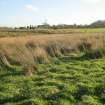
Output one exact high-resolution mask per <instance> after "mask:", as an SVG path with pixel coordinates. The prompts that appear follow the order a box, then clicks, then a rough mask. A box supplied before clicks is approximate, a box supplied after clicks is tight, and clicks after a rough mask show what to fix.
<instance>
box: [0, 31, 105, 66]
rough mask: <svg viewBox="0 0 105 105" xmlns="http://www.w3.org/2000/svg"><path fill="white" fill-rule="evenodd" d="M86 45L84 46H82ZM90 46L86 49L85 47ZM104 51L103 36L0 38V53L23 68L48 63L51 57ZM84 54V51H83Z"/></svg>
mask: <svg viewBox="0 0 105 105" xmlns="http://www.w3.org/2000/svg"><path fill="white" fill-rule="evenodd" d="M83 43H86V44H83ZM88 44H89V45H90V48H89V49H88V48H87V47H88V46H86V45H88ZM81 45H82V49H83V51H84V50H86V51H87V50H89V51H96V50H100V51H101V50H104V49H105V36H104V34H95V33H92V34H66V35H65V34H62V35H60V34H51V35H37V36H23V37H5V38H0V52H2V53H3V54H4V55H5V56H6V58H7V59H8V61H9V62H10V63H11V64H22V65H24V66H27V65H34V64H35V63H48V62H49V61H50V58H51V57H54V56H64V55H65V54H68V53H70V52H72V51H80V47H81ZM84 52H85V51H84Z"/></svg>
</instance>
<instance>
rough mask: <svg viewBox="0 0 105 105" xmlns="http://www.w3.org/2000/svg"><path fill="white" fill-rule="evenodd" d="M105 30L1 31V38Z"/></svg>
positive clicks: (100, 30) (104, 30)
mask: <svg viewBox="0 0 105 105" xmlns="http://www.w3.org/2000/svg"><path fill="white" fill-rule="evenodd" d="M104 32H105V28H80V29H78V28H77V29H69V28H68V29H53V28H49V29H43V28H41V29H40V28H39V29H29V30H28V29H0V37H4V36H27V35H37V34H71V33H104Z"/></svg>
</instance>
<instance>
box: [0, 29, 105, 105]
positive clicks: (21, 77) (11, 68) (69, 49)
mask: <svg viewBox="0 0 105 105" xmlns="http://www.w3.org/2000/svg"><path fill="white" fill-rule="evenodd" d="M80 31H81V32H73V33H66V34H65V33H62V34H61V33H59V34H57V33H56V34H54V33H53V34H51V33H50V34H48V33H46V34H45V33H44V34H41V33H40V34H37V33H32V34H30V32H29V33H28V34H27V35H26V33H25V34H23V35H21V36H20V33H21V34H22V32H20V33H17V32H14V33H15V35H16V36H18V34H19V36H18V37H16V36H14V34H13V35H11V36H9V35H8V34H7V33H6V35H7V36H6V35H5V37H4V36H3V34H2V35H1V36H2V37H1V38H0V105H105V33H104V31H105V29H100V30H96V29H94V31H93V30H91V31H90V29H84V30H83V29H82V30H80ZM82 31H83V32H82ZM62 32H63V31H62ZM1 33H2V32H1Z"/></svg>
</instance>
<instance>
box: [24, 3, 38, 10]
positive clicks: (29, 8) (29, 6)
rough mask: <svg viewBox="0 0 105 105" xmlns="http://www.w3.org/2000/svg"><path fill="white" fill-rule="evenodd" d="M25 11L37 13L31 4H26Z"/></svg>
mask: <svg viewBox="0 0 105 105" xmlns="http://www.w3.org/2000/svg"><path fill="white" fill-rule="evenodd" d="M25 9H26V10H28V11H31V12H37V11H38V8H37V7H35V6H33V5H32V4H27V5H26V6H25Z"/></svg>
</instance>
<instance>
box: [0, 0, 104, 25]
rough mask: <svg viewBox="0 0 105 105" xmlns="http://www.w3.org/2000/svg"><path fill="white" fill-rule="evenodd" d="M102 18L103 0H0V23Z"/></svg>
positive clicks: (77, 20) (68, 22)
mask: <svg viewBox="0 0 105 105" xmlns="http://www.w3.org/2000/svg"><path fill="white" fill-rule="evenodd" d="M100 19H102V20H105V0H0V26H24V25H30V24H33V25H37V24H41V23H43V22H45V21H47V22H48V23H49V24H74V23H77V24H89V23H91V22H93V21H96V20H100Z"/></svg>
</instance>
